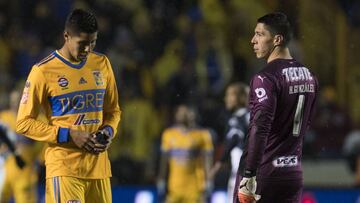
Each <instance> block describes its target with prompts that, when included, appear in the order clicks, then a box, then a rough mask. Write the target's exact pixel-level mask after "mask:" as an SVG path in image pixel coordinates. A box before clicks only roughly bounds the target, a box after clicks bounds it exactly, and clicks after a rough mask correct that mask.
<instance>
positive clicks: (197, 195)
mask: <svg viewBox="0 0 360 203" xmlns="http://www.w3.org/2000/svg"><path fill="white" fill-rule="evenodd" d="M165 202H166V203H205V199H204V196H203V193H202V192H192V193H171V192H170V193H168V194H167V196H166V201H165Z"/></svg>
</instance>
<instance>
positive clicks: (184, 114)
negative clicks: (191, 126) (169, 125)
mask: <svg viewBox="0 0 360 203" xmlns="http://www.w3.org/2000/svg"><path fill="white" fill-rule="evenodd" d="M187 118H188V108H187V107H186V106H184V105H181V106H179V107H178V108H177V110H176V113H175V121H176V123H180V124H185V123H187Z"/></svg>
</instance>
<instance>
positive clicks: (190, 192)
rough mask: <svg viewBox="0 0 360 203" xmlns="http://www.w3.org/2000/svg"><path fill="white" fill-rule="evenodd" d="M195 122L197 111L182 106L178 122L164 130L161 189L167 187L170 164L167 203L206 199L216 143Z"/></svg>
mask: <svg viewBox="0 0 360 203" xmlns="http://www.w3.org/2000/svg"><path fill="white" fill-rule="evenodd" d="M194 124H195V113H194V110H193V109H192V108H190V107H189V106H187V105H180V106H179V107H178V108H177V110H176V113H175V125H174V126H173V127H170V128H168V129H166V130H165V131H164V133H163V136H162V143H161V151H162V156H161V161H160V173H159V179H158V190H159V192H160V193H161V192H164V190H165V176H166V175H165V174H166V171H167V164H169V168H168V170H169V174H168V180H167V181H166V182H167V189H168V194H167V195H166V200H165V201H166V203H201V202H205V192H206V189H207V188H206V187H207V186H208V185H210V184H209V182H210V180H209V179H208V172H209V169H210V166H211V162H212V151H213V144H212V139H211V135H210V132H209V130H206V129H201V128H198V127H196V126H195V125H194Z"/></svg>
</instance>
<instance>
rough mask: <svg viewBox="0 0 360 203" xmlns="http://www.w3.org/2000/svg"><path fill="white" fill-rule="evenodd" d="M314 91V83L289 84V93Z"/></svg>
mask: <svg viewBox="0 0 360 203" xmlns="http://www.w3.org/2000/svg"><path fill="white" fill-rule="evenodd" d="M305 92H315V87H314V84H307V83H305V84H301V85H290V86H289V94H296V93H305Z"/></svg>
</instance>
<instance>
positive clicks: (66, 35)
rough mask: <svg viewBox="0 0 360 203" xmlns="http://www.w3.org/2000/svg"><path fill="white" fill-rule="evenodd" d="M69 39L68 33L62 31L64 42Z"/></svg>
mask: <svg viewBox="0 0 360 203" xmlns="http://www.w3.org/2000/svg"><path fill="white" fill-rule="evenodd" d="M69 38H70V35H69V32H68V31H64V39H65V42H67V41H68V40H69Z"/></svg>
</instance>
